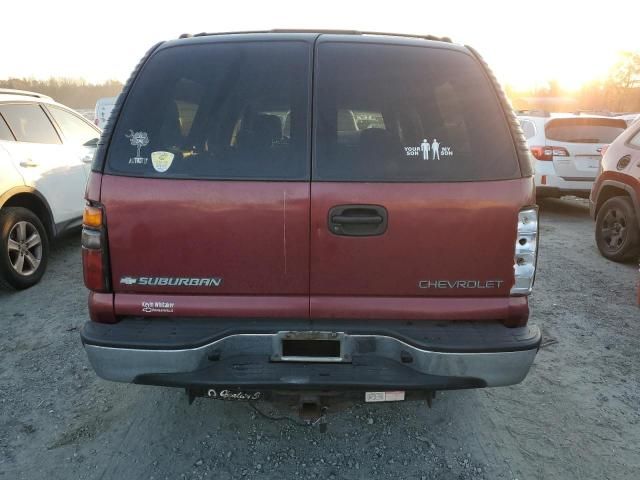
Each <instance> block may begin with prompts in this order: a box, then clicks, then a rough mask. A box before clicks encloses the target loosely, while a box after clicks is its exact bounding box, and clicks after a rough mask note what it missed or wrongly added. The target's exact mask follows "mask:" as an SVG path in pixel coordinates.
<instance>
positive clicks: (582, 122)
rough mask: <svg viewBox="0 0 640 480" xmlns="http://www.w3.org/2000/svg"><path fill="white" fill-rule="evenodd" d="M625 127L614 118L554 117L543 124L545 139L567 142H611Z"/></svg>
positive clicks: (625, 125) (624, 124)
mask: <svg viewBox="0 0 640 480" xmlns="http://www.w3.org/2000/svg"><path fill="white" fill-rule="evenodd" d="M626 128H627V124H626V122H625V121H624V120H620V119H614V118H556V119H553V120H549V122H547V125H546V126H545V133H546V136H547V139H549V140H555V141H556V142H568V143H611V142H613V141H614V140H615V139H616V137H617V136H618V135H620V134H621V133H622V132H624V130H625V129H626Z"/></svg>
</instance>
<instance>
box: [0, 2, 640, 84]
mask: <svg viewBox="0 0 640 480" xmlns="http://www.w3.org/2000/svg"><path fill="white" fill-rule="evenodd" d="M3 3H4V4H3V6H2V18H3V20H4V21H3V22H2V28H1V29H0V45H2V46H3V47H2V62H0V79H5V78H9V77H34V78H38V79H46V78H49V77H51V76H54V77H66V78H83V79H85V80H87V81H90V82H102V81H105V80H108V79H115V80H120V81H125V80H126V79H127V77H128V75H129V73H130V71H131V70H132V69H133V67H134V66H135V65H136V63H137V62H138V60H139V59H140V57H141V56H142V55H143V54H144V53H145V52H146V50H147V49H148V48H149V47H150V46H151V45H153V44H155V43H156V42H158V41H161V40H168V39H172V38H176V37H178V36H179V35H180V34H181V33H198V32H203V31H206V32H221V31H238V30H265V29H266V30H269V29H272V28H304V29H313V28H324V29H348V30H362V31H365V30H366V31H382V32H398V33H415V34H425V35H426V34H431V35H439V36H440V35H444V36H449V37H451V38H452V39H453V41H454V42H456V43H463V44H468V45H471V46H473V47H474V48H476V50H478V51H479V52H480V53H481V54H482V55H483V57H484V58H485V59H486V60H487V62H488V63H489V65H490V66H491V67H492V69H493V70H494V71H495V73H496V75H497V76H498V79H499V80H500V81H501V82H502V83H503V84H509V85H511V86H513V87H515V88H516V89H527V88H535V87H540V86H544V85H545V84H546V81H548V80H551V79H555V80H557V81H558V82H559V83H560V85H561V87H563V88H566V89H570V90H572V89H576V88H579V87H580V85H582V84H583V83H585V82H587V81H590V80H594V79H598V78H604V77H605V76H606V75H607V72H608V71H609V69H610V68H611V66H612V65H613V64H614V63H615V62H616V59H617V53H618V52H619V51H621V50H631V51H640V35H639V34H638V31H639V28H640V23H639V22H638V19H639V18H640V15H639V14H640V1H637V0H626V1H624V0H608V1H606V2H603V1H602V0H599V1H592V0H585V1H566V0H521V1H518V2H516V1H500V0H481V1H459V0H446V1H440V2H433V1H432V2H428V1H419V0H415V1H406V0H394V1H391V2H390V1H376V0H369V1H366V2H365V1H360V0H356V1H349V0H340V1H335V0H319V1H314V2H310V1H304V0H297V1H296V0H293V1H291V0H264V1H246V0H234V1H228V0H224V1H218V0H209V1H196V0H180V1H177V2H164V1H162V0H157V1H155V2H154V1H146V0H128V1H124V0H103V1H95V0H83V1H76V0H57V1H55V2H54V1H51V0H45V1H42V0H31V1H29V2H28V3H27V2H26V1H23V2H10V3H9V2H3ZM27 5H28V7H26V6H27ZM12 19H15V20H12Z"/></svg>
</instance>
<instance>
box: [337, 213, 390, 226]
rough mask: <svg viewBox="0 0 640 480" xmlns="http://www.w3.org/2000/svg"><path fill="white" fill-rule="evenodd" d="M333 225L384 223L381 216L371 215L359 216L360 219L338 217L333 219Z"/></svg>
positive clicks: (346, 216) (344, 216) (347, 216)
mask: <svg viewBox="0 0 640 480" xmlns="http://www.w3.org/2000/svg"><path fill="white" fill-rule="evenodd" d="M332 220H333V223H337V224H339V225H349V224H351V225H367V224H376V225H377V224H379V223H382V221H383V220H382V217H381V216H380V215H369V216H367V217H365V216H362V217H360V216H358V217H355V216H354V217H350V216H349V215H336V216H334V217H333V218H332Z"/></svg>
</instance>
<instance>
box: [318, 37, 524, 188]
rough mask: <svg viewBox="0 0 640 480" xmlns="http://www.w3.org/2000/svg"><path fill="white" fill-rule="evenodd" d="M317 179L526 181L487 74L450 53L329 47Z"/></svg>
mask: <svg viewBox="0 0 640 480" xmlns="http://www.w3.org/2000/svg"><path fill="white" fill-rule="evenodd" d="M318 52H319V53H318V55H319V56H318V59H317V72H318V73H317V79H316V80H317V81H316V85H317V92H316V103H315V110H314V111H315V112H317V120H316V130H315V135H316V137H315V138H316V140H315V152H314V178H315V179H318V180H338V181H340V180H342V181H358V180H362V181H433V182H436V181H467V180H494V179H508V178H516V177H519V176H520V169H519V164H518V160H517V156H516V152H515V149H514V145H513V140H512V138H511V134H510V132H509V130H508V126H507V123H506V119H505V115H504V112H503V111H502V108H501V106H500V104H499V102H498V100H497V97H496V95H495V92H494V91H493V88H492V86H491V85H490V83H489V81H488V79H487V77H486V75H485V73H484V71H483V70H482V68H481V66H480V65H479V64H478V62H477V61H476V60H475V59H473V58H472V57H471V56H469V55H467V54H465V53H461V52H456V51H453V50H451V49H441V48H431V47H411V46H396V45H378V44H361V43H337V42H336V43H324V44H321V45H320V46H319V49H318Z"/></svg>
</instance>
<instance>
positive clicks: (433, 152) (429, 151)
mask: <svg viewBox="0 0 640 480" xmlns="http://www.w3.org/2000/svg"><path fill="white" fill-rule="evenodd" d="M404 152H405V155H406V156H407V157H421V158H422V160H440V157H441V156H442V157H453V148H452V147H450V146H444V145H441V144H440V142H439V141H438V139H437V138H434V139H433V141H431V142H429V139H428V138H425V139H423V140H422V143H421V144H420V145H419V146H417V147H404Z"/></svg>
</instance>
